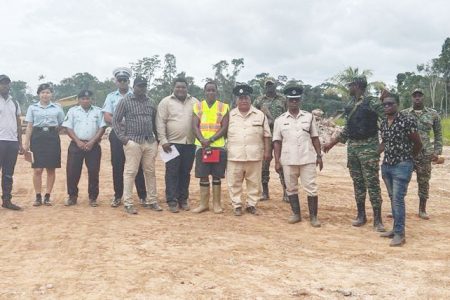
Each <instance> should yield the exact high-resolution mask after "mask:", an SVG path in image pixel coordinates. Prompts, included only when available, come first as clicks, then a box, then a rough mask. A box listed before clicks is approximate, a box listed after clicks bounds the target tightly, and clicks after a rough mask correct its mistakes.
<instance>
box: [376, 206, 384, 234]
mask: <svg viewBox="0 0 450 300" xmlns="http://www.w3.org/2000/svg"><path fill="white" fill-rule="evenodd" d="M373 229H374V230H375V231H378V232H385V231H386V229H385V228H384V225H383V221H382V219H381V207H377V208H374V209H373Z"/></svg>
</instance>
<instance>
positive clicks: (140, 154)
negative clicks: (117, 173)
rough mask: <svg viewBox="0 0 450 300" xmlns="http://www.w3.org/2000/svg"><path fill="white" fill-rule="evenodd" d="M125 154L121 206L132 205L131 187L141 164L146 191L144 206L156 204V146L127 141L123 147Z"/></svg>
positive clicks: (154, 144)
mask: <svg viewBox="0 0 450 300" xmlns="http://www.w3.org/2000/svg"><path fill="white" fill-rule="evenodd" d="M123 151H124V153H125V169H124V171H123V204H124V205H125V206H130V205H133V186H134V179H135V178H136V174H137V172H138V169H139V164H141V163H142V170H143V172H144V177H145V186H146V189H147V199H146V201H145V202H146V204H152V203H155V202H156V176H155V158H156V153H157V152H158V144H157V143H156V142H153V143H148V142H145V143H142V144H138V143H136V142H133V141H131V140H130V141H128V143H127V144H126V145H124V146H123Z"/></svg>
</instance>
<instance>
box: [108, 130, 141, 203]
mask: <svg viewBox="0 0 450 300" xmlns="http://www.w3.org/2000/svg"><path fill="white" fill-rule="evenodd" d="M109 142H110V144H111V164H112V171H113V184H114V198H122V196H123V170H124V167H125V153H124V152H123V144H122V142H121V141H120V140H119V138H118V137H117V135H116V133H115V132H114V130H111V133H110V134H109ZM134 184H135V185H136V191H137V193H138V196H139V199H145V198H147V190H146V188H145V178H144V172H142V165H139V169H138V172H137V174H136V178H135V180H134Z"/></svg>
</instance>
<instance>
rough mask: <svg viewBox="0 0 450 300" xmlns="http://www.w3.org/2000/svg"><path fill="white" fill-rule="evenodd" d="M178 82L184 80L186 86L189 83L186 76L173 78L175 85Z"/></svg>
mask: <svg viewBox="0 0 450 300" xmlns="http://www.w3.org/2000/svg"><path fill="white" fill-rule="evenodd" d="M177 82H183V83H185V84H186V86H188V85H189V84H188V82H187V80H186V78H184V77H177V78H175V79H174V80H173V86H175V84H177Z"/></svg>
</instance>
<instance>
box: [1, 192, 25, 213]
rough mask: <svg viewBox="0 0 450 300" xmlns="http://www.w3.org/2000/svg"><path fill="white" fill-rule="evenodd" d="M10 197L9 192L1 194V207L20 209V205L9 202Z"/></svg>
mask: <svg viewBox="0 0 450 300" xmlns="http://www.w3.org/2000/svg"><path fill="white" fill-rule="evenodd" d="M11 199H12V196H11V194H8V195H3V196H2V200H3V204H2V207H4V208H7V209H12V210H21V208H20V206H17V205H15V204H14V203H12V202H11Z"/></svg>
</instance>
